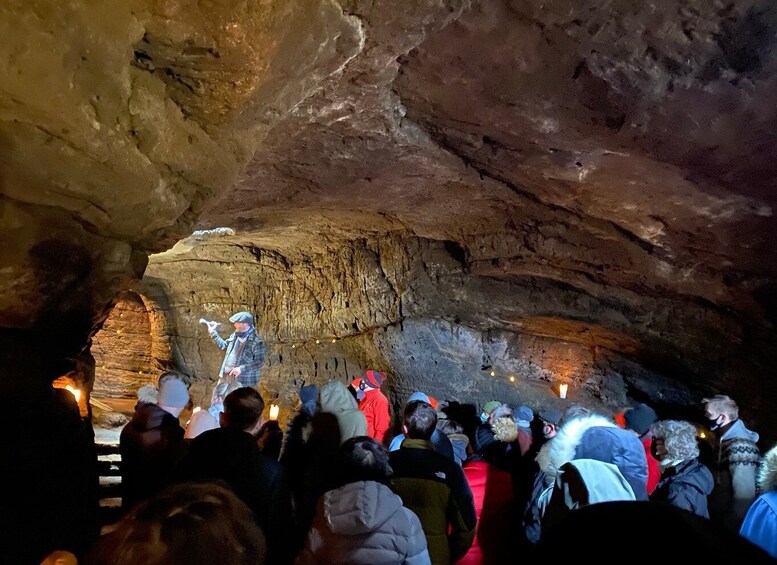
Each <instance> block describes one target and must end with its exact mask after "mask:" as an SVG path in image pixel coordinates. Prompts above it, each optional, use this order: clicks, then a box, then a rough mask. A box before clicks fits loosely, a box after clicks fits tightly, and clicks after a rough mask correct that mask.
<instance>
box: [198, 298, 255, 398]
mask: <svg viewBox="0 0 777 565" xmlns="http://www.w3.org/2000/svg"><path fill="white" fill-rule="evenodd" d="M229 321H230V322H231V323H232V324H233V325H234V326H235V331H234V333H233V334H232V335H231V336H229V337H228V338H227V339H221V336H220V335H219V334H218V332H217V331H216V328H217V327H218V325H219V324H218V322H206V324H207V327H208V334H209V335H210V337H211V338H213V341H214V342H216V345H218V346H219V349H226V350H227V353H226V355H224V362H223V363H222V364H221V370H220V371H219V380H220V381H226V382H228V383H232V382H235V379H237V382H239V383H240V384H241V385H243V386H250V387H255V386H256V385H258V384H259V376H260V374H261V372H262V365H264V341H262V338H261V337H259V334H258V333H256V328H255V327H254V317H253V316H252V315H251V314H249V313H248V312H238V313H236V314H233V315H232V317H231V318H230V319H229Z"/></svg>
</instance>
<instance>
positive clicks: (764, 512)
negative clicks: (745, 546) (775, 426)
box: [739, 446, 777, 559]
mask: <svg viewBox="0 0 777 565" xmlns="http://www.w3.org/2000/svg"><path fill="white" fill-rule="evenodd" d="M758 488H759V489H760V490H761V492H762V493H763V494H761V496H759V497H758V498H756V499H755V502H753V504H752V505H751V506H750V509H749V510H748V511H747V514H746V515H745V520H744V522H742V528H741V529H740V530H739V533H740V535H742V536H743V537H745V538H747V539H748V540H750V541H751V542H753V543H754V544H756V545H757V546H758V547H761V548H762V549H764V550H766V551H767V552H768V553H769V555H771V556H772V557H774V558H775V559H777V446H775V447H772V448H771V449H770V450H769V451H767V452H766V455H764V458H763V461H761V469H760V471H759V472H758Z"/></svg>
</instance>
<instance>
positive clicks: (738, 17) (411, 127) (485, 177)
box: [148, 1, 777, 427]
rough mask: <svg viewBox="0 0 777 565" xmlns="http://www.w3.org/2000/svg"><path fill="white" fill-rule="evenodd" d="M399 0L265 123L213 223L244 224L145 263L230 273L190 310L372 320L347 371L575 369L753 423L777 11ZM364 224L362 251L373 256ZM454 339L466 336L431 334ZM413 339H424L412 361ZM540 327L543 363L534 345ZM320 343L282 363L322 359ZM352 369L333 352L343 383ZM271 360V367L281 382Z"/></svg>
mask: <svg viewBox="0 0 777 565" xmlns="http://www.w3.org/2000/svg"><path fill="white" fill-rule="evenodd" d="M396 6H397V4H396V3H391V2H383V3H379V4H375V3H371V2H351V3H349V4H348V10H350V11H351V12H352V13H353V14H355V15H356V16H358V17H359V18H361V19H362V21H363V22H365V29H366V44H365V48H364V49H363V50H362V51H361V52H360V53H359V54H358V55H357V56H356V57H355V58H354V59H353V60H352V61H351V62H350V63H349V64H348V65H347V66H346V68H345V70H344V72H343V74H342V75H337V76H333V77H332V78H330V79H329V80H328V81H326V83H325V84H324V88H323V89H322V90H321V91H320V92H318V93H317V94H316V95H315V96H312V97H311V98H309V99H308V100H306V101H305V102H304V103H303V104H301V105H300V106H299V107H298V108H297V109H296V110H295V111H294V112H292V113H291V115H290V116H289V117H287V118H286V119H284V120H283V121H281V122H280V123H279V124H277V125H276V127H275V128H274V129H273V131H272V134H271V135H270V136H268V138H267V139H265V142H264V143H263V144H262V145H261V147H259V149H258V151H257V153H256V155H255V156H254V159H253V160H252V161H251V163H250V164H249V166H248V168H247V169H246V170H245V172H244V173H243V174H242V175H241V177H240V180H239V181H238V183H237V185H236V187H235V189H234V192H232V193H230V194H229V195H227V196H225V197H223V198H222V199H221V200H220V201H217V202H216V203H214V204H212V205H211V207H210V208H208V210H207V211H206V212H205V214H204V215H203V217H202V219H201V221H200V224H199V225H200V227H202V228H215V227H217V226H224V227H229V228H232V229H234V230H235V235H234V237H232V236H226V237H223V238H216V239H215V240H205V238H201V239H200V240H199V241H198V239H197V238H193V239H190V240H188V241H186V242H182V243H181V244H179V246H178V248H177V250H176V255H175V258H174V259H173V258H172V257H167V256H166V255H165V256H161V257H159V258H156V257H155V258H152V264H151V266H150V268H149V271H148V274H149V275H150V276H153V277H157V278H160V279H166V280H168V281H169V280H186V286H187V288H188V287H189V286H190V285H192V284H193V282H192V280H193V279H192V277H194V273H193V272H192V271H193V270H196V271H199V272H200V273H201V276H202V277H203V278H205V277H207V278H215V279H217V280H220V283H216V282H215V281H214V282H212V283H211V284H213V285H214V286H215V285H217V284H218V285H220V286H219V291H218V292H213V293H204V294H203V293H202V292H199V291H195V292H194V294H193V295H192V297H191V304H192V306H191V308H192V311H196V310H197V304H198V303H199V307H200V309H202V308H206V307H208V305H212V306H213V307H215V308H217V309H218V311H219V313H220V314H221V315H222V319H225V318H226V317H227V316H228V314H229V310H230V309H235V308H237V307H248V308H255V309H256V311H257V313H260V316H261V318H262V319H263V321H262V322H261V324H262V326H263V327H262V331H263V333H264V334H265V336H266V337H268V338H269V341H270V342H272V341H273V340H277V343H286V342H288V340H289V339H295V340H297V341H304V342H306V343H311V340H314V339H316V338H318V339H320V340H321V341H322V344H323V343H325V342H326V338H329V337H331V336H337V337H338V338H343V337H345V336H349V337H348V339H346V340H343V342H337V343H336V344H331V343H330V344H329V345H327V349H329V348H332V347H337V348H338V349H340V346H338V344H339V343H343V345H344V344H346V343H348V344H350V343H352V341H351V340H352V339H353V337H360V341H359V344H360V346H361V347H363V348H364V349H363V350H362V351H357V352H355V353H352V355H354V357H352V358H351V359H350V361H349V365H348V366H349V373H350V374H349V375H348V377H350V376H355V375H354V373H355V371H354V372H351V369H352V368H354V367H355V366H358V367H359V368H360V369H361V368H366V367H365V366H364V365H362V363H363V362H364V361H363V360H364V359H369V361H370V363H372V364H374V365H376V366H380V367H382V368H389V369H391V371H392V372H393V373H394V374H395V375H396V381H397V382H396V384H395V385H393V386H395V388H396V392H397V393H404V392H405V391H407V390H409V389H411V388H415V387H416V386H422V385H424V386H426V385H427V383H428V386H430V387H431V388H432V389H437V390H439V392H440V393H443V392H444V391H449V392H450V393H451V394H453V393H457V394H464V392H465V391H468V392H471V393H472V394H473V395H475V396H477V397H478V398H480V399H481V400H482V399H484V398H485V397H486V396H488V395H489V394H491V393H492V390H491V387H492V385H493V381H491V380H489V379H483V378H482V377H485V376H486V375H488V376H490V374H489V373H490V371H485V372H481V371H480V367H479V366H478V364H480V366H487V365H491V366H492V367H494V370H495V371H496V372H497V374H499V375H503V376H507V375H509V374H510V372H511V371H514V370H515V371H516V372H519V373H521V376H523V377H529V376H531V377H532V378H537V379H540V380H542V379H543V376H544V378H545V379H547V380H549V381H553V380H555V379H563V378H567V375H566V374H565V373H568V372H569V371H570V369H569V367H572V368H574V371H573V372H574V376H573V377H572V378H573V380H574V385H575V386H574V390H577V389H578V386H579V387H580V388H579V390H581V391H584V392H585V393H586V394H588V395H590V397H591V398H592V399H599V400H602V401H604V402H605V404H606V405H608V406H610V407H612V408H616V407H618V406H619V405H621V404H622V403H624V402H626V401H627V400H628V399H630V398H642V399H645V400H650V401H652V402H653V403H656V404H659V405H661V404H664V403H665V404H666V405H667V406H666V409H667V410H670V407H671V406H672V405H673V404H676V403H677V404H681V405H689V404H693V403H694V402H697V401H698V400H699V399H700V397H701V395H703V394H706V393H710V392H720V391H725V392H727V393H730V394H732V395H733V396H735V397H736V398H737V399H739V401H740V404H741V405H742V406H743V413H744V415H745V417H746V418H747V419H748V421H749V422H751V423H753V424H756V423H762V424H765V423H766V421H767V420H768V419H769V418H770V416H769V415H768V409H767V406H768V403H769V401H768V400H766V399H769V398H773V397H774V394H775V385H774V383H773V381H772V379H770V377H769V373H770V369H769V367H771V366H773V363H774V361H775V336H774V327H773V322H774V319H775V315H776V314H775V309H774V308H775V306H774V305H775V300H774V289H775V272H774V265H775V264H776V263H775V261H774V259H775V256H774V255H775V251H774V249H775V248H774V246H773V245H771V243H770V241H769V239H770V232H771V231H772V230H773V229H774V227H775V220H774V216H773V207H774V204H775V196H774V191H773V190H772V187H773V185H774V182H775V175H774V164H773V159H772V154H773V153H774V150H775V149H776V147H775V145H776V144H775V141H774V139H775V138H774V133H775V131H774V128H775V123H777V122H776V121H775V113H776V112H777V110H775V108H777V106H775V104H774V103H775V101H776V100H775V99H776V98H777V96H776V95H775V94H774V93H775V90H774V82H775V80H777V79H776V78H775V77H777V74H775V72H774V71H775V64H776V59H777V58H776V57H775V55H774V50H773V49H771V47H772V46H773V45H774V43H775V30H777V11H776V10H775V9H774V7H773V6H772V5H771V4H769V3H767V2H757V1H752V2H739V3H735V4H734V3H724V2H715V3H713V5H710V4H708V3H699V2H693V1H684V2H670V3H663V4H661V5H660V6H654V5H651V4H647V5H644V6H642V5H639V4H634V3H631V2H610V3H608V4H607V6H606V9H603V8H602V7H601V6H600V5H599V3H596V2H564V1H559V2H552V3H548V2H532V1H524V2H519V1H513V2H508V1H503V2H500V1H488V2H479V3H473V4H472V5H470V4H469V3H467V2H450V3H448V4H446V5H441V4H439V3H431V2H429V3H425V2H414V3H412V4H411V6H410V7H408V9H405V10H400V9H395V8H396ZM403 6H407V3H403ZM421 13H423V14H425V17H423V18H419V17H418V15H419V14H421ZM398 30H402V31H401V32H399V31H398ZM743 124H747V126H746V127H745V126H744V125H743ZM230 245H232V246H235V247H234V248H233V249H232V250H229V247H230ZM365 246H366V248H368V249H372V250H373V251H372V253H373V254H374V255H375V259H373V263H374V265H375V267H374V268H365V267H366V264H369V263H366V264H365V267H361V266H360V265H362V264H363V263H362V262H361V261H362V260H363V259H364V257H363V248H364V247H365ZM235 253H238V254H240V255H244V256H245V259H239V260H238V259H236V257H235V255H234V254H235ZM187 257H188V260H191V261H194V263H192V264H191V265H184V264H179V262H180V261H182V260H184V259H185V258H187ZM173 261H175V267H174V266H173ZM256 263H258V265H255V264H256ZM265 264H266V265H267V266H265ZM270 264H272V267H270V266H269V265H270ZM397 265H398V266H397ZM178 268H181V269H183V272H186V273H187V275H186V276H183V277H181V276H179V274H178V270H177V269H178ZM257 268H258V269H259V272H255V269H257ZM244 269H245V270H244ZM214 270H215V273H220V274H215V275H211V274H210V273H214ZM205 273H208V274H205ZM269 273H272V275H270V274H269ZM333 273H336V276H334V277H333ZM268 277H271V280H268ZM289 278H291V280H288V279H289ZM236 279H243V280H244V281H245V282H244V283H241V282H238V281H237V280H236ZM243 284H245V285H248V286H247V287H245V288H244V287H243V286H242V285H243ZM235 285H237V288H236V286H235ZM251 287H253V288H251ZM193 288H196V286H195V287H193ZM214 291H215V289H214ZM355 291H356V296H358V298H356V297H355V295H354V294H355ZM178 292H180V293H183V291H182V290H179V291H178ZM176 294H178V293H176ZM345 304H348V309H347V310H346V309H345V308H344V305H345ZM187 307H188V302H187ZM355 308H358V309H356V310H354V309H355ZM354 311H355V312H356V313H355V314H354ZM178 322H180V320H178ZM409 328H413V329H412V331H411V330H410V329H409ZM377 329H380V331H375V330H377ZM384 330H385V331H384ZM181 331H184V330H181ZM382 332H383V333H382ZM362 337H367V338H368V339H367V341H365V340H364V339H361V338H362ZM451 340H453V342H454V343H457V344H458V346H457V352H456V353H455V354H454V352H452V351H451V350H450V349H446V348H444V347H443V348H442V349H440V346H439V345H437V344H439V343H449V342H451ZM419 341H420V342H423V343H424V347H423V348H422V349H426V351H427V354H426V355H422V356H420V359H421V362H419V363H415V364H413V363H409V362H408V361H407V359H408V358H409V357H412V356H413V355H414V354H417V350H418V346H417V343H418V342H419ZM491 343H494V344H498V346H493V347H486V346H484V345H483V344H491ZM322 344H320V345H319V348H317V351H318V350H320V349H321V345H322ZM536 344H542V345H536ZM535 347H538V348H539V351H542V350H543V349H544V350H545V351H546V352H547V351H551V352H552V353H550V354H549V355H548V358H552V359H553V361H552V362H550V361H549V360H548V359H545V361H546V362H545V363H538V362H536V361H534V362H533V361H532V359H536V357H537V354H536V351H535V349H534V348H535ZM353 349H354V348H353V347H349V350H351V351H353ZM458 349H460V351H458ZM491 350H493V352H491ZM278 351H279V353H278V356H279V357H282V358H283V359H284V363H288V364H290V365H291V366H293V367H295V366H297V365H298V364H299V363H300V362H301V361H302V360H303V359H304V357H302V356H300V352H298V351H296V349H295V350H294V351H293V352H291V357H290V356H289V351H287V350H286V351H281V349H280V346H279V349H278ZM584 352H585V354H584ZM306 353H307V350H306ZM205 355H214V357H216V358H218V355H215V354H211V353H207V354H205ZM184 357H185V358H186V359H187V361H188V363H189V364H190V367H192V370H195V369H196V370H200V369H199V367H200V362H201V361H200V359H202V362H204V363H205V365H204V366H205V367H209V369H208V370H210V371H214V370H215V368H214V367H217V359H214V358H210V359H207V358H204V357H200V358H198V357H196V356H194V357H193V356H191V355H190V354H188V353H187V354H184ZM481 357H483V358H484V359H485V360H484V361H481ZM324 358H325V356H324V355H321V354H319V353H316V354H315V355H313V356H312V357H311V358H310V359H308V360H307V361H305V362H304V363H303V365H302V367H300V368H294V369H293V370H292V371H291V372H289V373H287V374H288V375H289V376H292V375H300V376H301V375H303V374H305V373H311V374H315V375H320V376H321V377H325V376H326V371H322V370H321V368H322V367H323V366H324V364H323V363H322V361H323V359H324ZM418 358H419V357H416V359H418ZM434 362H437V363H442V364H443V365H444V366H446V367H449V366H451V365H452V366H455V370H453V369H450V367H449V370H448V371H447V376H446V375H444V374H442V373H443V371H441V372H435V368H434V367H435V366H434ZM554 363H555V367H554ZM343 365H344V362H343V360H340V361H339V362H338V364H337V368H336V369H333V368H332V366H333V363H329V364H328V365H327V367H328V370H329V371H332V373H331V374H332V375H333V376H342V378H344V379H345V378H348V377H346V376H345V375H342V367H343ZM518 369H520V370H518ZM273 371H274V369H273V366H272V365H270V366H268V368H267V370H266V373H267V377H266V379H267V380H266V382H267V386H268V388H269V389H272V390H275V391H277V390H281V389H282V388H283V386H284V385H283V382H284V377H282V378H281V379H280V381H279V382H277V383H276V382H274V381H273V379H274V377H272V376H271V375H273V374H274V373H273ZM543 371H544V372H543ZM453 374H455V377H453V376H450V375H453ZM425 375H426V376H425ZM428 375H435V377H434V378H431V377H427V376H428ZM285 380H288V378H285ZM446 380H449V381H451V382H450V384H448V383H446V382H444V381H446ZM507 382H509V380H508V381H507ZM515 382H520V381H519V380H517V381H515ZM671 383H682V384H684V385H687V386H689V387H690V389H691V391H689V390H686V389H682V388H681V389H680V390H676V391H673V390H672V387H673V386H674V385H672V384H671ZM502 384H504V383H502ZM500 386H501V385H500ZM515 386H516V385H513V387H515ZM519 389H520V387H519ZM545 390H547V387H546V389H545ZM433 392H434V391H433ZM476 393H477V394H476ZM526 394H528V392H527V393H526ZM518 396H520V395H518ZM292 398H293V396H292ZM764 418H766V419H767V420H764ZM762 427H766V426H762Z"/></svg>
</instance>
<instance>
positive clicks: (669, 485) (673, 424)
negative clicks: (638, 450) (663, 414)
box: [650, 420, 713, 518]
mask: <svg viewBox="0 0 777 565" xmlns="http://www.w3.org/2000/svg"><path fill="white" fill-rule="evenodd" d="M652 436H653V451H654V452H655V454H656V455H655V456H656V458H657V459H658V461H659V468H660V469H661V480H660V481H658V484H657V486H656V488H655V490H654V491H653V492H652V494H651V495H650V500H652V501H657V502H664V503H667V504H671V505H672V506H677V507H678V508H682V509H683V510H688V511H689V512H693V513H694V514H696V515H698V516H701V517H702V518H709V517H710V514H709V511H708V510H707V497H708V496H709V495H710V493H711V492H712V485H713V483H712V473H710V470H709V469H707V467H705V466H704V465H702V464H701V462H699V444H698V442H697V441H696V427H695V426H693V425H692V424H690V423H689V422H681V421H677V420H663V421H661V422H657V423H656V424H654V425H653V428H652Z"/></svg>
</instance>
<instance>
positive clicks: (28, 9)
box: [0, 0, 363, 382]
mask: <svg viewBox="0 0 777 565" xmlns="http://www.w3.org/2000/svg"><path fill="white" fill-rule="evenodd" d="M0 34H1V35H2V36H3V37H4V38H5V40H4V41H3V44H2V46H1V47H0V76H2V78H3V80H2V81H0V82H1V84H2V86H1V87H0V155H2V165H3V166H2V168H1V169H0V186H2V194H1V195H0V217H2V218H3V221H2V222H1V223H0V230H1V231H0V237H1V238H2V240H3V241H6V242H10V245H5V246H3V249H2V261H3V263H2V264H3V271H4V275H5V276H4V277H3V279H4V280H5V281H6V282H5V283H4V284H3V288H2V292H0V324H2V326H3V327H5V328H15V329H17V330H18V331H13V332H9V333H8V335H4V336H3V340H2V346H3V348H4V349H13V350H15V351H18V355H16V356H14V357H13V358H12V359H8V361H9V363H8V364H7V365H6V364H5V363H3V367H4V370H5V367H8V368H9V369H8V370H10V367H13V365H14V364H15V363H18V361H19V359H23V358H25V357H36V354H35V353H32V352H31V347H30V345H29V342H30V340H29V339H27V334H26V333H25V332H24V330H26V329H34V330H36V331H37V330H41V329H45V331H46V332H47V333H48V334H49V335H50V338H49V341H51V342H56V343H58V344H61V345H59V346H57V348H56V349H54V350H53V355H51V356H50V357H53V359H54V361H46V362H40V363H39V364H40V366H39V367H35V370H34V371H33V373H35V374H43V375H45V376H44V377H43V380H44V382H45V380H46V378H47V377H48V378H49V380H50V377H49V375H52V374H54V375H56V374H57V373H61V372H62V371H63V369H64V368H65V367H66V364H61V359H62V358H64V357H68V356H71V357H72V356H74V355H75V354H77V352H78V351H79V349H81V348H83V347H84V345H85V344H86V338H87V337H88V336H89V333H90V332H91V331H94V330H93V329H92V328H93V327H94V324H95V323H99V322H100V321H102V317H103V316H104V315H105V309H106V307H107V306H108V304H109V302H110V301H111V300H112V299H113V297H114V295H115V293H116V291H117V290H120V289H122V288H126V287H128V286H130V285H131V283H132V280H133V279H136V278H137V277H139V276H140V275H141V274H142V272H143V269H144V267H145V252H146V251H147V250H153V249H156V250H161V249H164V248H165V247H166V246H168V245H169V244H171V243H172V242H173V241H175V239H176V238H178V237H180V236H181V235H182V234H184V233H185V231H186V230H187V229H188V228H189V227H190V226H191V225H192V223H193V222H194V221H195V220H196V219H197V217H198V215H199V214H200V213H201V211H202V208H203V204H204V203H205V202H207V201H209V200H211V199H212V198H213V197H214V196H215V195H217V194H219V193H221V192H223V191H224V190H226V189H228V188H229V187H230V186H231V184H232V183H233V182H234V179H235V178H236V177H237V175H238V173H239V171H240V170H241V168H243V167H244V166H245V163H246V162H247V160H248V158H250V156H251V155H252V154H253V151H254V149H255V148H256V146H257V145H258V144H259V143H260V142H261V140H262V139H263V137H264V136H265V135H266V133H267V131H269V129H270V128H271V127H272V125H273V124H275V123H276V122H277V121H278V120H279V119H280V118H282V117H283V116H284V115H285V114H286V113H288V112H289V111H290V110H291V109H292V108H294V107H295V106H296V105H297V104H299V103H300V101H302V100H304V98H305V97H307V96H309V95H310V94H311V93H313V92H315V90H316V89H317V88H318V85H319V84H320V82H321V81H322V80H323V79H324V78H326V77H327V76H328V75H330V74H332V73H334V72H337V71H338V70H339V69H340V68H342V66H343V65H344V64H345V63H346V62H347V61H348V60H349V59H350V58H351V57H352V56H353V55H354V54H355V53H356V52H357V51H358V49H359V48H360V46H361V44H362V42H363V32H362V26H361V23H360V22H359V21H358V19H356V18H354V17H351V16H348V15H346V14H344V13H343V11H342V10H341V8H340V7H339V6H338V5H337V4H336V3H334V2H331V1H329V0H320V1H317V0H301V1H298V2H287V1H285V0H284V1H278V2H263V3H244V2H234V1H223V2H192V1H182V2H166V1H151V0H148V1H143V0H137V1H130V2H123V1H122V2H105V3H102V4H101V5H100V6H94V5H92V4H90V3H86V2H79V1H76V0H70V1H50V2H49V1H47V2H38V3H33V4H31V3H28V2H6V3H4V4H3V6H2V7H0ZM32 349H33V350H34V348H32ZM46 357H48V356H46Z"/></svg>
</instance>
